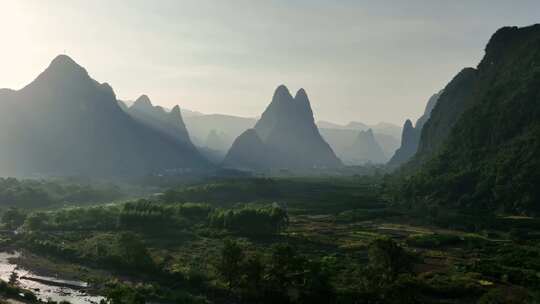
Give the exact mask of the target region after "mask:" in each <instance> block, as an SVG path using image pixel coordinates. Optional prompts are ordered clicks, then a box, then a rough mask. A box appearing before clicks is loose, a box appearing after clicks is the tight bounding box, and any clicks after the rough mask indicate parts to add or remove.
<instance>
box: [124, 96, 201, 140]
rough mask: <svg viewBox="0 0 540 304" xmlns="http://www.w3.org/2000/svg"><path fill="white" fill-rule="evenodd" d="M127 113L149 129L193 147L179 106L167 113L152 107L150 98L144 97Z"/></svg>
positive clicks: (158, 107) (159, 108) (136, 101)
mask: <svg viewBox="0 0 540 304" xmlns="http://www.w3.org/2000/svg"><path fill="white" fill-rule="evenodd" d="M127 112H128V113H129V114H130V115H131V116H132V117H133V118H135V119H136V120H138V121H140V122H142V123H144V124H146V125H148V126H149V127H152V128H154V129H156V130H159V131H161V132H163V133H165V134H168V135H170V136H171V137H173V138H175V139H177V140H179V141H180V142H182V143H184V144H186V145H187V146H192V143H191V140H190V138H189V134H188V131H187V129H186V126H185V124H184V120H183V119H182V114H181V112H180V107H179V106H175V107H173V109H172V110H171V111H170V112H167V111H166V110H165V109H164V108H162V107H160V106H154V105H152V101H150V98H148V96H146V95H142V96H140V97H139V98H137V100H135V102H134V103H133V104H132V105H131V106H130V107H129V108H128V110H127Z"/></svg>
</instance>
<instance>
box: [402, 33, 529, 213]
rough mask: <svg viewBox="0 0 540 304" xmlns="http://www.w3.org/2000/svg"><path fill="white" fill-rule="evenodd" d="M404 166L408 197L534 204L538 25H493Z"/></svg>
mask: <svg viewBox="0 0 540 304" xmlns="http://www.w3.org/2000/svg"><path fill="white" fill-rule="evenodd" d="M411 167H413V168H419V171H418V172H417V173H415V174H414V175H413V178H412V179H411V182H410V185H409V189H410V191H411V193H416V194H415V197H416V198H415V199H416V200H419V199H422V198H424V199H428V198H434V199H435V200H436V201H437V202H439V203H442V204H450V205H459V206H467V207H471V208H481V209H482V210H501V211H507V212H513V213H535V214H537V213H539V212H540V205H539V204H538V202H539V201H540V190H539V188H538V187H537V184H538V182H539V181H540V25H534V26H530V27H524V28H517V27H506V28H502V29H500V30H499V31H497V32H496V33H495V34H494V35H493V37H492V38H491V40H490V41H489V43H488V45H487V47H486V54H485V56H484V58H483V59H482V61H481V62H480V64H479V65H478V67H477V68H476V69H465V70H463V71H461V72H460V73H459V74H458V75H457V76H456V77H455V78H454V79H453V80H452V81H451V82H450V83H449V84H448V86H447V87H446V88H445V90H444V93H443V94H442V95H441V97H440V99H439V102H438V104H437V105H436V106H435V108H434V110H433V112H432V116H431V119H430V120H429V121H428V122H427V123H426V125H425V126H424V130H423V132H422V136H421V139H420V146H419V150H418V153H417V155H416V157H415V159H414V161H413V163H412V164H411ZM411 193H409V195H412V194H411Z"/></svg>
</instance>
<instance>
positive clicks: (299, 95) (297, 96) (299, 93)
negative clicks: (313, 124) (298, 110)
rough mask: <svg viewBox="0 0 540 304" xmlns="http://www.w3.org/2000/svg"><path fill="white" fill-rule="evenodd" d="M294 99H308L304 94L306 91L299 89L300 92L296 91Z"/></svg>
mask: <svg viewBox="0 0 540 304" xmlns="http://www.w3.org/2000/svg"><path fill="white" fill-rule="evenodd" d="M294 99H295V100H301V99H308V100H309V98H308V96H307V93H306V90H304V89H303V88H301V89H300V90H298V91H297V92H296V95H295V96H294Z"/></svg>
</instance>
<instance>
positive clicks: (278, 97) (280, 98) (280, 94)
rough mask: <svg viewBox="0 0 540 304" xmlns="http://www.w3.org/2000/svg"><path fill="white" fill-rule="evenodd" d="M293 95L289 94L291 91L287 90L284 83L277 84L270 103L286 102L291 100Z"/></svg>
mask: <svg viewBox="0 0 540 304" xmlns="http://www.w3.org/2000/svg"><path fill="white" fill-rule="evenodd" d="M292 99H293V97H292V95H291V92H289V89H288V88H287V87H286V86H285V85H284V84H282V85H279V86H278V87H277V88H276V90H275V92H274V96H273V97H272V103H274V102H286V101H290V100H292Z"/></svg>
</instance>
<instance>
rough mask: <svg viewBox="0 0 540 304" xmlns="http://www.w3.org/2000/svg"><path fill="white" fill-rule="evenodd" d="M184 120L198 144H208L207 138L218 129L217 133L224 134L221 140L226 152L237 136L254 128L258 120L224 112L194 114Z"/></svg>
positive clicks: (192, 137)
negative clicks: (224, 113)
mask: <svg viewBox="0 0 540 304" xmlns="http://www.w3.org/2000/svg"><path fill="white" fill-rule="evenodd" d="M184 121H185V123H186V127H187V129H188V131H189V134H190V136H191V139H192V140H193V142H194V143H195V144H196V145H197V146H201V147H204V146H206V142H207V141H206V139H207V138H208V136H209V135H210V133H211V132H212V131H217V132H218V133H217V135H223V136H222V137H221V140H223V141H224V146H223V150H222V151H223V152H224V153H225V152H227V151H228V150H229V148H230V147H231V145H232V143H233V140H234V139H235V138H237V137H238V136H239V135H240V134H242V133H243V132H244V131H246V130H247V129H251V128H253V126H254V125H255V123H256V122H257V120H256V119H255V118H247V117H239V116H232V115H223V114H201V115H192V116H189V117H185V118H184ZM208 148H211V147H208ZM211 149H212V148H211Z"/></svg>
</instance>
